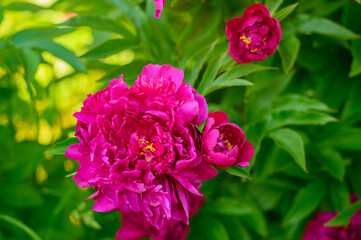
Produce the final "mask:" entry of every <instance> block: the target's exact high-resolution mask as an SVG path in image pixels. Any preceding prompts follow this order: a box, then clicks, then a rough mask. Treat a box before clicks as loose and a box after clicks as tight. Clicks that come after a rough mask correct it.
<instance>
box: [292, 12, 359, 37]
mask: <svg viewBox="0 0 361 240" xmlns="http://www.w3.org/2000/svg"><path fill="white" fill-rule="evenodd" d="M299 21H300V25H299V27H298V30H299V32H301V33H305V34H311V33H317V34H322V35H325V36H327V37H332V38H336V39H341V40H351V39H357V38H359V37H360V36H359V35H357V34H356V33H354V32H352V31H350V30H349V29H347V28H345V27H343V26H341V25H339V24H338V23H335V22H333V21H331V20H329V19H326V18H317V17H310V16H308V15H302V16H300V19H299Z"/></svg>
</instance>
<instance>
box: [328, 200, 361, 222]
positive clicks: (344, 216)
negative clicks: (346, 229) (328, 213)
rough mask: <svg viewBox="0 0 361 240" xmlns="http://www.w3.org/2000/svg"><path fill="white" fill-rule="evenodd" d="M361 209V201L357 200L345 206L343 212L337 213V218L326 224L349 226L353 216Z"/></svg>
mask: <svg viewBox="0 0 361 240" xmlns="http://www.w3.org/2000/svg"><path fill="white" fill-rule="evenodd" d="M359 209H361V201H360V200H359V201H357V202H356V203H353V204H351V205H349V206H348V207H346V208H344V209H343V210H342V211H341V212H339V213H338V214H337V216H336V217H335V218H333V219H332V220H331V221H329V222H327V223H325V224H324V226H326V227H337V226H347V225H348V223H349V222H350V219H351V217H352V216H353V215H354V214H355V212H356V211H357V210H359Z"/></svg>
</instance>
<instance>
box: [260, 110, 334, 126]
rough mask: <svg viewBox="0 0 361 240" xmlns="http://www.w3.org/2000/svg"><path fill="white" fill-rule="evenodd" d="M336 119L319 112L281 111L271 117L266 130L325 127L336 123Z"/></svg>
mask: <svg viewBox="0 0 361 240" xmlns="http://www.w3.org/2000/svg"><path fill="white" fill-rule="evenodd" d="M336 121H337V120H336V118H334V117H332V116H330V115H328V114H325V113H319V112H311V111H309V112H299V111H280V112H274V113H272V114H271V116H269V118H268V119H267V123H266V129H268V130H272V129H275V128H279V127H282V126H288V125H325V124H327V123H330V122H336Z"/></svg>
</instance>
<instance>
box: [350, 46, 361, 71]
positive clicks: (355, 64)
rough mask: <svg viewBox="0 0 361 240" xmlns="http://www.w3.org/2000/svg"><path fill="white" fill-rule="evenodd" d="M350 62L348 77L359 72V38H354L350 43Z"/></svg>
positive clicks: (360, 57)
mask: <svg viewBox="0 0 361 240" xmlns="http://www.w3.org/2000/svg"><path fill="white" fill-rule="evenodd" d="M351 54H352V63H351V71H350V73H349V74H348V76H349V77H356V76H357V75H359V74H360V73H361V39H357V40H354V41H353V42H352V45H351Z"/></svg>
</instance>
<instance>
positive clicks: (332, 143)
mask: <svg viewBox="0 0 361 240" xmlns="http://www.w3.org/2000/svg"><path fill="white" fill-rule="evenodd" d="M326 134H328V135H327V136H330V135H332V138H325V140H323V141H322V142H321V143H320V145H321V146H323V147H334V148H337V149H340V150H344V151H361V138H360V136H361V128H360V127H351V126H347V125H345V126H339V127H335V128H330V129H329V130H328V131H327V132H326Z"/></svg>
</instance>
